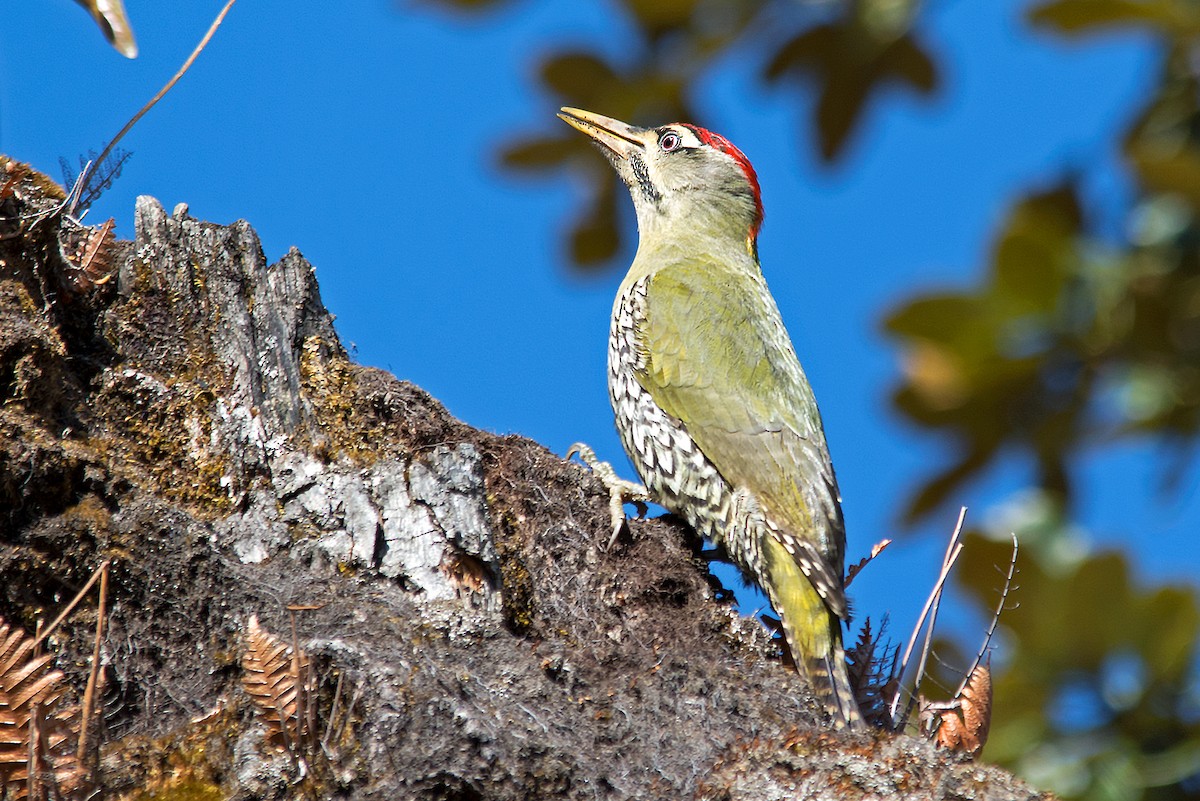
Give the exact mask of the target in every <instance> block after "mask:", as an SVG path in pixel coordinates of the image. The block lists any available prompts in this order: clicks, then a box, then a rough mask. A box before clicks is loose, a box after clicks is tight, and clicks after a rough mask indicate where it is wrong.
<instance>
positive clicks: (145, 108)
mask: <svg viewBox="0 0 1200 801" xmlns="http://www.w3.org/2000/svg"><path fill="white" fill-rule="evenodd" d="M235 2H236V0H229V2H227V3H225V6H224V8H222V9H221V13H220V14H217V18H216V19H214V20H213V23H212V25H210V26H208V32H207V33H206V34H204V38H203V39H201V40H200V44H198V45H196V49H195V50H193V51H192V54H191V55H190V56H188V59H187V61H185V62H183V66H182V67H180V68H179V71H178V72H176V73H175V75H173V76H172V77H171V80H169V81H167V83H166V85H165V86H163V88H162V89H159V90H158V93H157V94H156V95H154V97H152V98H150V102H148V103H147V104H146V105H144V106H142V108H141V110H140V111H138V113H137V114H134V115H133V117H132V118H131V119H130V120H129V122H127V123H125V127H124V128H122V129H121V130H120V131H119V132H118V133H117V135H116V136H114V137H113V139H112V141H111V142H109V143H108V144H107V145H105V147H104V150H103V151H101V153H100V156H99V157H98V158H96V159H95V160H94V161H93V162H92V164H91V166H90V167H89V168H88V169H87V171H86V172H85V173H84V175H85V176H86V177H85V178H84V179H83V180H82V181H81V182H80V187H83V186H87V182H88V181H90V180H91V178H92V174H93V173H95V171H96V167H97V166H98V165H99V164H102V163H103V162H104V159H106V158H108V154H109V153H111V152H112V149H113V148H114V147H116V145H117V142H120V141H121V139H122V138H123V137H124V136H125V134H127V133H129V129H130V128H132V127H133V126H134V125H136V124H137V121H138V120H140V119H141V118H142V117H143V116H145V114H146V112H147V111H149V110H150V109H152V108H154V106H155V105H156V104H157V103H158V101H160V100H162V99H163V97H164V96H165V95H166V94H167V92H169V91H171V88H172V87H173V86H175V84H177V83H179V79H180V78H182V77H183V76H184V74H185V73H187V71H188V70H189V69H191V67H192V62H194V61H195V60H196V58H197V56H199V55H200V53H201V52H203V50H204V48H205V47H207V46H208V42H209V40H210V39H212V38H213V34H215V33H216V32H217V28H219V27H221V22H222V21H223V20H224V19H225V15H226V14H228V13H229V9H230V8H232V7H233V4H234V3H235ZM68 213H69V214H74V213H75V203H72V204H71V205H70V206H69V207H68Z"/></svg>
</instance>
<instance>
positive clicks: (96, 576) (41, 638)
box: [34, 559, 112, 645]
mask: <svg viewBox="0 0 1200 801" xmlns="http://www.w3.org/2000/svg"><path fill="white" fill-rule="evenodd" d="M111 562H112V560H111V559H105V560H104V561H103V562H101V563H100V567H98V568H96V572H95V573H92V577H91V578H90V579H88V581H87V584H84V585H83V589H82V590H80V591H79V592H77V593H76V594H75V597H74V598H72V599H71V603H69V604H67V608H66V609H64V610H62V612H60V613H59V615H58V617H56V618H54V622H53V623H51V624H50V625H49V626H47V627H46V629H45V630H44V631H42V632H40V633H39V634H38V635H37V636H36V637H35V638H34V644H35V645H41V644H42V643H43V642H45V640H46V638H47V637H49V636H50V635H51V634H53V633H54V632H55V630H56V629H57V628H58V627H59V625H60V624H61V623H62V622H63V620H65V619H66V617H67V615H69V614H71V612H73V611H74V610H75V607H76V606H78V605H79V602H80V601H82V600H83V597H84V596H85V595H87V594H88V591H89V590H91V588H92V587H94V586H95V585H96V582H97V581H99V580H100V575H101V574H102V573H105V574H107V573H108V565H109V563H111Z"/></svg>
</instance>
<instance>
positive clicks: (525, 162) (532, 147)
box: [500, 137, 579, 170]
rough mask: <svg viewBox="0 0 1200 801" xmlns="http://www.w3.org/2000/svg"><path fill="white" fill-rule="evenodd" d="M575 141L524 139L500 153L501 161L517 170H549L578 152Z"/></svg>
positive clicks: (544, 138) (546, 138)
mask: <svg viewBox="0 0 1200 801" xmlns="http://www.w3.org/2000/svg"><path fill="white" fill-rule="evenodd" d="M578 144H579V143H578V142H576V141H574V140H573V139H566V138H558V139H551V138H550V137H536V138H531V139H522V140H521V141H519V142H515V143H513V144H511V145H508V146H507V147H505V149H504V150H502V151H501V152H500V161H501V162H502V163H503V164H504V166H506V167H510V168H512V169H516V170H548V169H553V168H555V167H558V166H560V165H561V164H563V162H565V161H566V160H567V159H568V158H570V156H571V154H573V153H576V152H578V150H579V147H578Z"/></svg>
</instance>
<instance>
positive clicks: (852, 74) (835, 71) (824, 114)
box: [763, 15, 938, 161]
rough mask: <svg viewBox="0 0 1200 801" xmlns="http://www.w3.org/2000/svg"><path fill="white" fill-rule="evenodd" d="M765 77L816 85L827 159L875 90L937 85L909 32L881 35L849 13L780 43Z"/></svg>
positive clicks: (930, 89) (819, 131)
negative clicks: (807, 82)
mask: <svg viewBox="0 0 1200 801" xmlns="http://www.w3.org/2000/svg"><path fill="white" fill-rule="evenodd" d="M763 77H764V78H765V79H766V80H767V81H768V82H778V81H780V80H782V79H783V78H787V77H790V78H793V79H808V80H811V81H812V82H813V83H814V84H815V85H816V90H817V104H816V119H815V122H816V130H817V138H818V142H819V144H820V153H821V157H822V158H823V159H825V160H826V161H832V160H833V159H834V158H836V157H837V156H838V155H839V154H840V153H841V151H842V148H843V147H844V146H845V145H846V142H847V140H848V138H849V136H850V134H851V133H852V132H853V130H854V127H855V125H856V124H857V122H858V120H859V118H860V117H861V116H862V113H863V111H864V109H865V107H866V103H867V100H868V99H869V98H870V97H871V96H872V94H873V93H877V92H879V91H881V90H882V88H883V87H884V86H886V85H887V84H889V83H899V84H902V85H908V86H910V87H912V88H913V89H915V90H917V91H918V92H919V93H921V94H931V93H932V92H933V91H934V90H936V89H937V86H938V74H937V68H936V67H935V65H934V63H933V60H932V59H931V58H930V57H929V55H928V54H927V53H926V52H925V51H924V50H923V49H922V47H921V45H920V44H919V43H918V42H917V41H916V39H915V38H913V36H912V35H911V34H910V33H908V32H905V33H902V34H901V35H899V36H896V37H894V38H891V37H889V38H879V37H877V36H875V35H872V33H871V32H870V31H869V30H867V29H866V28H865V27H864V26H863V25H862V24H861V21H860V19H859V18H858V17H856V16H853V15H848V16H847V17H845V18H843V19H841V20H839V21H837V22H835V23H830V24H826V25H819V26H817V27H815V28H812V29H810V30H807V31H804V32H802V33H800V34H799V35H797V36H795V37H793V38H792V39H790V40H789V41H787V42H786V43H784V45H783V46H782V47H781V48H780V49H779V50H778V51H777V52H776V53H775V55H774V56H773V57H772V58H771V59H770V60H769V61H768V62H767V64H766V67H765V68H764V71H763Z"/></svg>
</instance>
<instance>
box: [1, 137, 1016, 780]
mask: <svg viewBox="0 0 1200 801" xmlns="http://www.w3.org/2000/svg"><path fill="white" fill-rule="evenodd" d="M0 163H2V161H0ZM7 169H8V172H7V174H8V175H15V174H16V173H15V172H14V168H7ZM18 177H19V178H20V180H16V181H13V182H10V184H11V185H10V191H9V192H8V193H7V194H6V195H3V196H0V400H2V401H3V405H2V406H0V500H2V501H3V506H2V507H0V525H2V526H3V536H2V537H0V614H2V615H3V616H4V617H5V618H6V619H9V620H14V621H25V622H27V623H28V622H30V621H32V620H34V619H36V618H38V617H43V618H45V617H47V616H52V615H53V614H54V613H55V612H56V611H57V610H58V609H59V608H61V605H62V603H63V602H64V601H65V599H66V598H69V597H70V595H71V594H72V592H73V589H74V588H77V587H78V586H80V585H81V584H82V583H83V582H84V581H86V579H87V577H88V575H89V574H90V572H91V571H92V570H93V569H94V568H95V567H96V565H97V564H98V563H99V562H100V560H102V559H104V558H111V559H112V560H113V581H112V598H111V616H110V620H109V623H110V632H109V636H108V638H107V642H106V645H105V650H104V663H105V671H106V676H107V679H108V682H107V685H108V686H107V692H106V697H105V705H106V706H105V708H106V715H105V721H104V726H103V731H102V740H103V743H104V755H103V758H102V761H101V764H100V767H99V771H98V776H99V779H100V781H101V783H102V785H103V786H104V787H106V788H107V790H108V791H109V793H110V794H111V795H114V796H115V795H121V794H125V796H126V797H135V794H136V792H137V791H138V790H141V789H151V790H154V791H156V792H159V793H162V794H164V795H165V796H166V797H170V796H171V794H172V793H174V794H177V795H179V796H181V797H182V796H183V795H185V791H186V792H192V793H193V794H195V797H213V796H212V795H209V796H202V795H200V794H201V793H202V792H208V793H211V794H217V795H219V796H220V797H229V798H245V799H266V798H286V797H316V798H320V797H342V798H352V799H375V798H379V799H384V798H387V799H393V798H430V799H438V798H441V799H526V798H579V799H591V798H613V799H619V798H638V799H647V798H672V799H674V798H684V797H699V798H710V799H774V798H779V799H782V798H801V797H802V798H819V799H825V798H828V799H835V798H836V799H843V798H901V799H904V798H912V799H930V798H936V799H941V798H946V799H949V798H979V799H984V798H987V799H1025V798H1032V797H1035V796H1036V793H1035V792H1034V791H1032V790H1031V789H1030V788H1028V787H1027V786H1025V785H1024V784H1022V783H1021V782H1020V781H1018V780H1016V779H1014V778H1013V777H1011V776H1010V775H1008V774H1006V773H1004V772H1003V771H1000V770H998V769H995V768H991V767H987V766H985V765H977V764H974V763H969V762H965V761H964V760H962V759H960V758H957V757H953V756H950V755H947V754H944V753H939V752H936V751H934V750H933V749H932V748H931V747H929V746H928V745H927V744H926V743H924V742H921V741H917V740H913V739H910V738H905V737H891V736H885V735H879V736H858V737H851V736H843V735H838V734H834V733H831V732H826V731H822V730H821V729H820V728H819V727H818V726H817V725H816V717H815V714H814V712H813V708H812V706H811V704H810V699H809V697H808V695H807V693H806V692H805V690H804V688H803V687H802V686H801V685H800V684H799V682H798V680H797V679H796V677H795V676H794V674H793V673H791V672H790V671H789V670H788V669H786V668H785V667H784V666H783V665H782V664H781V663H780V662H779V661H778V659H777V658H775V656H774V649H773V646H772V644H771V643H770V641H769V638H768V637H767V636H766V635H765V634H764V632H763V631H762V629H761V627H760V626H759V625H757V624H756V623H754V622H753V621H748V620H745V619H742V618H739V616H738V615H737V614H736V613H734V612H733V611H732V610H731V608H730V605H729V603H728V602H727V601H725V600H721V599H720V598H721V597H722V596H721V593H720V592H719V588H718V587H716V585H715V583H714V582H713V580H712V579H711V578H710V577H709V575H708V573H707V570H706V566H705V564H704V563H703V561H702V560H700V559H698V558H697V551H696V547H695V546H696V543H695V541H694V538H693V537H692V535H691V534H690V533H689V532H688V531H687V530H686V529H684V528H683V527H682V526H680V525H678V524H676V523H674V522H672V521H670V520H666V519H659V520H650V521H643V522H635V523H634V524H633V526H632V532H631V535H630V536H629V537H628V538H627V539H625V540H623V541H621V542H620V544H619V545H618V547H616V548H614V549H613V550H612V551H610V552H606V551H604V550H603V549H602V548H601V547H600V546H601V544H602V543H604V542H605V540H607V535H606V529H607V519H606V504H605V500H604V497H603V493H602V491H601V489H600V487H599V486H598V485H597V483H596V482H595V481H594V480H593V478H592V477H591V476H589V475H588V474H586V473H585V472H583V471H582V470H580V469H579V468H577V467H574V466H572V465H568V464H566V463H564V462H563V461H561V460H560V459H559V458H558V457H556V456H555V455H553V454H551V453H549V452H548V451H547V450H546V449H544V448H542V447H541V446H539V445H537V444H536V443H533V442H530V441H528V440H525V439H522V438H520V437H497V436H494V435H491V434H488V433H485V432H481V431H478V430H475V429H472V428H470V427H468V426H466V425H464V424H463V423H460V422H459V421H457V420H454V419H453V418H451V417H450V416H449V415H448V414H447V413H446V412H445V410H444V409H443V408H442V407H441V406H440V405H439V404H438V403H437V402H436V401H434V400H432V399H431V398H430V397H429V396H428V395H426V394H425V393H424V392H422V391H421V390H420V389H418V388H416V387H414V386H412V385H410V384H407V383H405V382H402V381H397V380H396V379H395V378H393V377H392V376H390V375H387V374H384V373H382V372H380V371H377V370H373V369H369V368H364V367H360V366H357V365H354V364H352V363H351V362H350V361H348V359H347V356H346V353H345V351H344V350H343V348H342V346H341V345H340V343H339V342H338V339H337V335H336V333H335V332H334V329H333V325H332V320H331V318H330V316H329V314H328V313H327V312H326V311H325V309H324V307H323V306H322V304H321V300H320V296H319V293H318V290H317V284H316V279H315V277H314V274H313V270H312V267H311V266H310V265H309V264H308V263H307V262H306V261H305V260H304V259H303V257H301V256H300V254H299V253H298V252H296V251H294V250H293V251H291V252H289V253H288V254H287V255H286V256H284V258H283V259H281V260H280V261H279V262H278V263H276V264H273V265H268V264H267V263H266V261H265V259H264V257H263V254H262V250H261V247H260V245H259V242H258V239H257V237H256V236H255V234H254V232H253V231H252V230H251V229H250V227H249V226H248V225H247V224H246V223H244V222H237V223H234V224H233V225H231V226H219V225H213V224H210V223H204V222H200V221H198V220H195V219H193V218H191V217H189V216H188V215H187V212H186V209H182V208H181V209H177V210H176V212H175V213H174V214H167V213H166V212H165V211H164V210H163V209H162V207H161V206H160V205H159V204H158V203H157V201H154V200H152V199H150V198H141V199H140V200H139V201H138V206H137V214H136V225H137V235H136V240H135V241H134V242H133V243H125V244H120V245H117V246H114V247H112V248H106V253H105V254H104V258H106V259H107V260H108V262H109V263H110V265H111V268H112V269H113V270H114V271H115V272H116V277H115V278H114V279H113V280H111V281H109V282H107V283H103V282H101V281H100V279H99V273H98V272H97V268H96V265H95V264H93V265H92V266H91V267H90V268H89V271H88V272H82V271H81V270H80V268H79V266H78V264H79V259H78V258H75V259H74V261H75V263H74V264H73V263H72V260H71V259H70V258H67V257H71V256H72V255H73V253H72V249H73V248H72V246H70V245H68V247H67V248H66V251H67V252H66V253H65V254H64V252H63V248H62V247H61V243H62V242H63V241H67V242H68V243H71V242H78V241H79V240H80V238H81V237H85V236H86V235H87V233H88V232H87V231H81V230H78V229H77V227H76V226H75V225H74V224H72V223H71V222H70V221H68V220H64V218H63V217H62V216H61V215H55V214H50V213H48V212H49V210H50V209H51V208H52V207H53V205H54V202H55V200H54V196H53V195H54V191H55V190H54V188H53V187H51V186H49V185H48V184H47V183H46V182H45V181H44V179H41V178H40V177H39V176H36V175H35V174H32V173H30V174H28V175H21V176H18ZM38 212H46V213H44V214H43V215H42V216H40V217H38V216H33V217H31V216H30V215H36V214H37V213H38ZM102 261H103V259H102ZM288 604H305V605H320V608H319V609H317V610H315V611H307V612H303V613H301V614H300V615H299V617H298V628H299V641H300V644H301V645H302V647H303V648H305V649H306V650H307V651H308V652H309V653H310V654H311V655H312V656H313V658H314V661H315V663H316V664H317V668H318V675H319V678H320V682H321V696H320V699H319V702H318V710H319V713H320V716H321V720H322V721H324V720H326V719H327V716H328V713H329V708H330V704H331V702H332V696H333V688H334V686H335V685H336V683H337V681H338V677H341V679H342V684H343V692H342V695H341V697H340V703H342V704H343V705H345V704H346V703H347V701H348V700H349V699H351V698H353V699H355V704H354V707H353V714H352V716H351V719H350V721H349V723H348V724H346V725H345V726H338V727H336V728H335V730H334V731H333V732H331V734H330V737H329V739H330V742H331V747H330V748H329V749H328V750H329V752H330V755H329V756H325V755H318V756H313V757H310V758H309V759H308V771H307V776H306V777H305V778H303V779H302V780H300V781H299V783H296V784H294V783H293V782H296V781H297V778H298V773H297V768H296V764H295V762H294V760H292V759H290V758H289V757H288V756H287V755H286V754H280V753H279V752H277V751H275V750H273V749H271V748H270V747H268V746H266V745H265V744H264V743H263V742H262V728H261V725H260V724H258V723H257V722H256V718H255V715H254V712H253V709H252V708H251V706H250V704H249V702H248V700H247V699H246V697H245V695H244V694H243V693H242V692H241V689H240V685H239V680H240V668H239V663H238V657H239V653H240V649H241V648H242V647H243V644H242V640H241V635H242V632H243V631H244V627H245V623H246V620H247V619H248V618H249V616H250V615H251V614H257V615H258V618H259V619H260V621H262V623H263V625H264V626H265V627H266V628H268V629H270V630H271V631H273V632H274V633H275V634H277V635H279V636H280V637H282V638H283V639H284V640H286V641H290V627H289V619H288V614H287V612H286V611H285V607H286V605H288ZM94 621H95V612H94V605H93V606H92V607H91V611H87V610H84V611H82V612H80V613H78V614H76V615H75V616H74V617H73V618H72V620H71V622H70V623H69V624H68V626H67V628H66V629H65V630H64V633H63V635H62V637H61V638H60V641H59V643H58V645H57V647H58V650H59V654H60V656H59V662H60V665H61V666H62V667H63V669H64V670H66V671H67V672H68V674H69V675H70V676H71V677H72V679H73V680H74V681H76V682H77V683H80V684H81V683H82V680H83V677H84V676H85V674H86V667H87V655H88V654H89V653H90V631H91V626H92V625H93V624H94ZM214 709H218V710H219V711H217V712H215V713H213V714H209V713H210V712H211V711H212V710H214ZM321 733H324V729H323V728H322V729H321Z"/></svg>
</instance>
